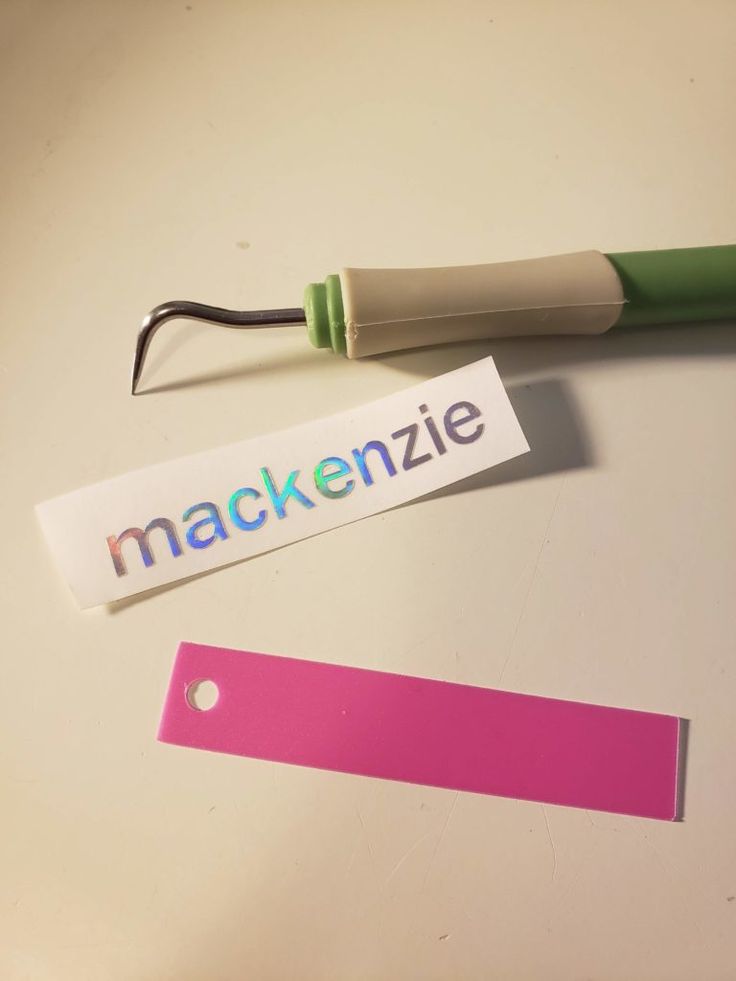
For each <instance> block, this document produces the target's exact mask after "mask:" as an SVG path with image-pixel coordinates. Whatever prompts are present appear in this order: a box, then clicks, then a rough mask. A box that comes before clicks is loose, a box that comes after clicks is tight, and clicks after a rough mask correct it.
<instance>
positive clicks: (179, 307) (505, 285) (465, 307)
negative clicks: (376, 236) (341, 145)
mask: <svg viewBox="0 0 736 981" xmlns="http://www.w3.org/2000/svg"><path fill="white" fill-rule="evenodd" d="M731 318H736V245H720V246H706V247H702V248H692V249H665V250H660V251H653V252H616V253H609V254H604V253H602V252H597V251H588V252H576V253H572V254H570V255H561V256H548V257H545V258H541V259H522V260H519V261H516V262H500V263H493V264H490V265H476V266H449V267H442V268H430V269H352V268H348V269H343V270H342V272H341V273H340V274H339V275H332V276H328V277H327V279H326V280H325V282H324V283H311V284H310V285H309V286H307V288H306V290H305V293H304V307H303V308H302V307H292V308H286V309H276V310H253V311H238V310H226V309H224V308H222V307H212V306H207V305H205V304H201V303H192V302H190V301H188V300H174V301H171V302H168V303H162V304H161V305H160V306H157V307H155V308H154V309H153V310H152V311H151V312H150V313H149V314H148V315H147V316H146V317H145V319H144V320H143V323H142V325H141V328H140V331H139V334H138V340H137V344H136V350H135V360H134V363H133V377H132V385H131V391H132V394H134V395H135V394H136V389H137V386H138V382H139V380H140V376H141V371H142V369H143V364H144V361H145V358H146V352H147V351H148V348H149V345H150V343H151V340H152V338H153V336H154V334H155V333H156V331H157V330H158V329H159V328H160V327H161V325H162V324H164V323H166V321H168V320H173V319H189V320H201V321H205V322H208V323H212V324H218V325H220V326H224V327H234V328H237V329H241V330H243V329H248V330H250V329H253V328H263V327H273V326H276V325H289V324H306V327H307V336H308V337H309V340H310V341H311V342H312V344H313V345H314V346H315V347H318V348H331V349H332V350H333V351H335V352H337V353H339V354H345V355H347V357H348V358H361V357H365V356H368V355H375V354H385V353H387V352H390V351H399V350H402V349H406V348H416V347H425V346H427V345H435V344H448V343H454V342H456V341H467V340H477V339H481V338H500V337H516V336H532V335H552V334H553V335H564V334H577V335H581V334H602V333H604V332H605V331H607V330H609V329H611V328H613V327H637V326H644V325H650V324H672V323H678V322H685V321H691V322H701V321H711V320H723V319H731Z"/></svg>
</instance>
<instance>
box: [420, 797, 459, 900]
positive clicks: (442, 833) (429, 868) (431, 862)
mask: <svg viewBox="0 0 736 981" xmlns="http://www.w3.org/2000/svg"><path fill="white" fill-rule="evenodd" d="M459 796H460V791H458V790H456V791H455V798H454V800H453V802H452V804H451V805H450V810H449V811H448V812H447V817H446V818H445V823H444V824H443V825H442V830H441V831H440V834H439V838H438V839H437V844H436V845H435V846H434V851H433V852H432V856H431V858H430V859H429V864H428V865H427V871H426V872H425V873H424V882H423V883H422V891H424V889H425V888H426V885H427V880H428V879H429V873H430V872H431V871H432V866H433V865H434V860H435V859H436V858H437V852H438V851H439V850H440V845H441V844H442V839H443V838H444V837H445V835H446V834H447V829H448V827H449V826H450V819H451V818H452V815H453V814H454V813H455V808H456V807H457V799H458V797H459Z"/></svg>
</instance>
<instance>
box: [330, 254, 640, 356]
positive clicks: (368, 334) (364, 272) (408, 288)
mask: <svg viewBox="0 0 736 981" xmlns="http://www.w3.org/2000/svg"><path fill="white" fill-rule="evenodd" d="M340 285H341V288H342V300H343V308H344V311H345V336H346V342H347V355H348V357H349V358H362V357H365V356H366V355H370V354H384V353H386V352H387V351H399V350H402V349H404V348H410V347H425V346H426V345H428V344H447V343H450V342H453V341H467V340H473V339H477V338H483V337H515V336H519V335H525V334H602V333H603V332H604V331H606V330H608V328H609V327H612V326H613V325H614V324H615V323H616V321H617V320H618V318H619V316H620V314H621V309H622V307H623V304H624V294H623V289H622V286H621V281H620V279H619V277H618V274H617V273H616V270H615V269H614V268H613V266H612V265H611V263H610V262H609V261H608V259H607V258H606V257H605V255H603V253H601V252H575V253H572V254H571V255H560V256H549V257H547V258H544V259H522V260H520V261H518V262H498V263H493V264H491V265H484V266H450V267H443V268H437V269H343V270H342V272H341V273H340Z"/></svg>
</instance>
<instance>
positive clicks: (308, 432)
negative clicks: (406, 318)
mask: <svg viewBox="0 0 736 981" xmlns="http://www.w3.org/2000/svg"><path fill="white" fill-rule="evenodd" d="M528 449H529V447H528V445H527V442H526V440H525V439H524V434H523V433H522V431H521V428H520V427H519V424H518V422H517V420H516V416H515V415H514V412H513V409H512V408H511V405H510V403H509V400H508V398H507V396H506V392H505V391H504V388H503V385H502V384H501V380H500V378H499V377H498V372H497V371H496V367H495V365H494V363H493V359H492V358H485V359H483V360H482V361H477V362H475V363H474V364H470V365H467V366H466V367H464V368H459V369H458V370H457V371H451V372H449V373H448V374H446V375H440V376H439V377H438V378H432V379H430V380H429V381H425V382H422V383H421V384H419V385H414V386H413V387H412V388H407V389H404V390H403V391H400V392H396V393H395V394H394V395H389V396H388V397H387V398H383V399H380V400H378V401H377V402H371V403H369V404H368V405H362V406H359V407H358V408H356V409H350V410H348V411H346V412H341V413H339V414H338V415H334V416H330V417H328V418H326V419H318V420H315V421H314V422H308V423H303V424H301V425H298V426H294V427H293V428H291V429H285V430H282V431H281V432H278V433H272V434H270V435H266V436H257V437H255V438H254V439H248V440H245V441H244V442H241V443H234V444H232V445H230V446H223V447H220V448H219V449H216V450H209V451H207V452H205V453H197V454H195V455H193V456H187V457H182V458H180V459H178V460H172V461H170V462H168V463H160V464H156V465H155V466H151V467H147V468H146V469H145V470H136V471H133V472H131V473H127V474H124V475H123V476H121V477H115V478H113V479H112V480H106V481H104V482H102V483H99V484H93V485H92V486H90V487H84V488H82V489H81V490H77V491H74V492H73V493H71V494H65V495H64V496H63V497H57V498H54V499H53V500H51V501H46V502H45V503H43V504H39V505H38V507H37V511H38V516H39V519H40V521H41V525H42V527H43V531H44V534H45V535H46V538H47V540H48V543H49V545H50V547H51V550H52V552H53V553H54V556H55V558H56V561H57V562H58V564H59V566H60V568H61V571H62V572H63V574H64V576H65V578H66V580H67V581H68V583H69V585H70V587H71V589H72V591H73V593H74V595H75V596H76V598H77V600H78V602H79V604H80V606H82V607H83V608H84V607H89V606H97V605H98V604H100V603H107V602H111V601H113V600H118V599H122V598H123V597H125V596H131V595H132V594H133V593H139V592H142V591H143V590H146V589H151V588H152V587H154V586H160V585H162V584H164V583H168V582H173V581H175V580H177V579H184V578H187V577H189V576H193V575H196V574H197V573H200V572H205V571H207V570H209V569H215V568H217V567H218V566H222V565H229V564H230V563H232V562H237V561H238V560H240V559H245V558H248V557H249V556H252V555H258V554H259V553H261V552H267V551H269V550H271V549H274V548H279V547H281V546H282V545H288V544H290V543H291V542H296V541H299V540H300V539H302V538H308V537H310V536H311V535H317V534H319V533H320V532H323V531H328V530H329V529H330V528H337V527H339V526H340V525H344V524H348V523H349V522H351V521H357V520H358V519H360V518H365V517H367V516H368V515H371V514H376V513H378V512H379V511H385V510H386V509H387V508H391V507H395V506H396V505H398V504H403V503H404V502H406V501H410V500H413V499H414V498H416V497H421V496H422V495H423V494H428V493H429V492H430V491H433V490H436V489H437V488H439V487H444V486H445V485H447V484H451V483H454V482H455V481H457V480H460V479H462V478H463V477H467V476H469V475H470V474H474V473H478V472H479V471H481V470H486V469H487V468H488V467H492V466H494V465H495V464H497V463H501V462H503V461H504V460H509V459H511V458H512V457H515V456H519V455H520V454H521V453H525V452H527V451H528Z"/></svg>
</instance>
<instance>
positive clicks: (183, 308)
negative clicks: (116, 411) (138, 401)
mask: <svg viewBox="0 0 736 981" xmlns="http://www.w3.org/2000/svg"><path fill="white" fill-rule="evenodd" d="M175 319H178V320H200V321H204V322H205V323H210V324H218V325H219V326H220V327H234V328H236V329H238V330H247V329H249V328H254V329H258V328H259V327H273V326H274V325H275V324H305V323H306V322H307V318H306V316H305V314H304V311H303V310H302V308H301V307H291V308H289V309H283V310H226V309H225V308H224V307H211V306H208V305H207V304H206V303H192V302H190V301H189V300H169V302H168V303H160V304H159V305H158V306H157V307H154V308H153V310H151V312H150V313H148V314H146V316H145V317H144V318H143V323H142V324H141V328H140V330H139V331H138V340H137V341H136V344H135V358H134V360H133V376H132V379H131V385H130V394H131V395H135V394H136V386H137V385H138V381H139V379H140V377H141V372H142V370H143V362H144V361H145V360H146V354H147V353H148V348H149V347H150V345H151V341H152V340H153V335H154V334H155V333H156V331H157V330H158V329H159V327H161V325H162V324H165V323H166V321H167V320H175Z"/></svg>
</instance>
